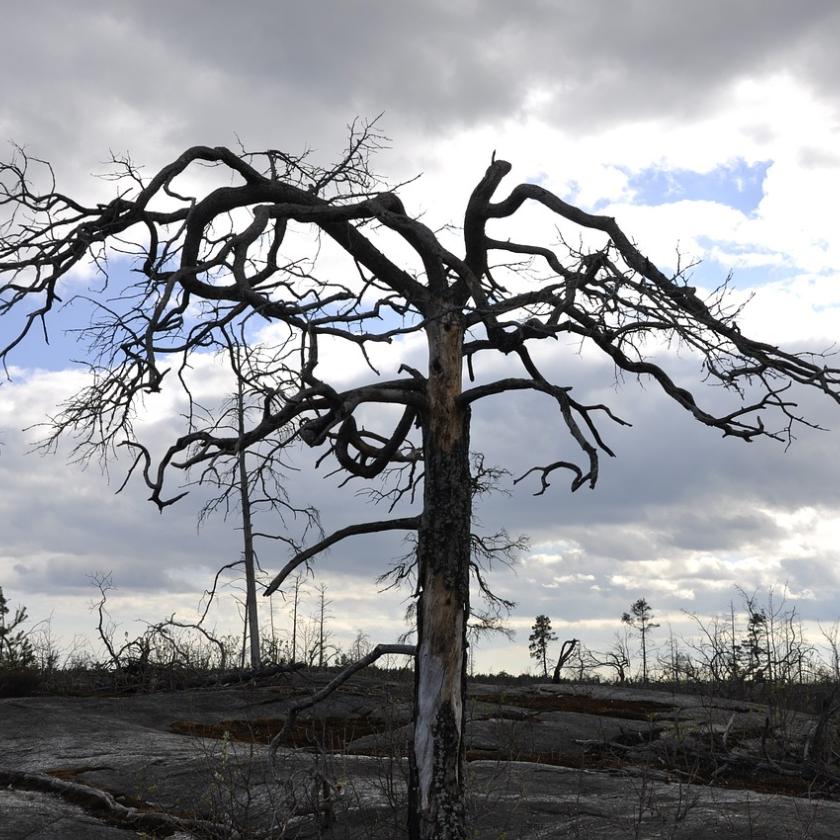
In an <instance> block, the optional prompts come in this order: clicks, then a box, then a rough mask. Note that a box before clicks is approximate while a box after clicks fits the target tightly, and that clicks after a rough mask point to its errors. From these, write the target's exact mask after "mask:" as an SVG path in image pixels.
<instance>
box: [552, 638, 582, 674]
mask: <svg viewBox="0 0 840 840" xmlns="http://www.w3.org/2000/svg"><path fill="white" fill-rule="evenodd" d="M577 645H578V640H577V639H566V640H565V641H564V642H563V644H562V645H560V653H559V654H558V655H557V662H556V664H555V665H554V673H553V674H552V675H551V681H552V682H553V683H559V682H560V672H561V671H562V670H563V666H564V665H565V664H566V663H567V662H568V661H569V659H570V658H571V656H572V654H573V653H574V652H575V648H576V647H577Z"/></svg>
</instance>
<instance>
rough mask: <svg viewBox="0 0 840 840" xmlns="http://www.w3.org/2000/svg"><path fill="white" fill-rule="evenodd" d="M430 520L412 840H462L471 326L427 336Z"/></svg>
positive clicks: (425, 526) (423, 570)
mask: <svg viewBox="0 0 840 840" xmlns="http://www.w3.org/2000/svg"><path fill="white" fill-rule="evenodd" d="M427 334H428V341H429V381H428V406H429V408H428V412H429V413H428V417H426V422H425V424H424V430H423V432H424V438H423V450H424V468H425V478H424V482H425V485H424V491H423V492H424V511H423V515H422V518H421V522H420V528H419V533H418V544H417V560H418V579H419V584H420V586H419V600H418V604H417V659H416V667H415V711H414V741H413V744H412V754H411V779H410V787H411V789H410V800H409V826H410V836H411V838H412V840H461V838H463V837H465V834H466V832H465V826H464V740H463V732H464V705H465V704H464V700H465V692H466V656H465V650H466V625H467V617H468V615H469V558H470V540H469V534H470V514H471V504H472V499H471V493H470V467H469V432H468V429H469V416H468V410H467V409H464V408H462V407H461V406H460V405H459V403H458V397H459V396H460V394H461V364H462V362H461V359H462V356H461V346H462V341H463V326H462V324H461V322H460V319H459V317H458V316H452V315H449V314H444V315H443V316H442V317H441V318H440V319H439V320H436V321H434V322H433V323H432V324H430V325H429V327H428V328H427Z"/></svg>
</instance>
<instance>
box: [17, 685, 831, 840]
mask: <svg viewBox="0 0 840 840" xmlns="http://www.w3.org/2000/svg"><path fill="white" fill-rule="evenodd" d="M327 679H328V676H327V675H321V676H314V677H313V676H310V675H307V674H303V673H297V674H286V675H281V676H278V677H276V678H274V680H273V681H272V682H271V683H270V684H263V685H256V686H254V685H252V686H239V687H230V686H229V687H215V688H208V689H190V690H185V691H179V692H160V693H152V694H125V695H112V696H102V695H99V696H88V697H26V698H16V699H4V700H0V840H23V838H28V840H36V838H37V839H38V840H42V839H43V840H47V839H48V838H49V840H64V838H66V840H76V838H78V839H79V840H88V838H91V840H99V838H102V840H106V839H107V840H111V839H112V838H113V840H117V839H118V838H136V837H138V836H145V837H173V838H176V840H178V838H181V840H186V838H196V839H197V840H198V838H219V840H221V838H229V837H242V838H243V840H245V838H249V837H277V838H280V837H289V838H292V837H300V838H304V837H316V836H323V837H326V838H329V837H334V838H350V837H352V838H362V839H364V838H371V840H374V839H375V838H386V837H387V838H393V837H400V836H403V835H402V832H403V823H404V801H405V775H406V762H405V758H404V756H405V744H406V743H407V739H408V735H409V720H410V706H409V702H408V700H409V691H410V685H409V684H408V683H407V682H400V681H391V680H389V679H387V677H384V676H383V675H382V673H381V672H379V673H377V672H375V671H372V672H369V673H367V674H365V675H363V676H362V678H361V679H360V680H359V681H358V682H356V683H352V682H351V683H349V684H347V685H345V686H344V687H343V688H342V689H341V690H339V691H338V692H336V694H334V695H333V696H332V697H330V698H329V699H328V700H327V701H326V702H325V703H323V704H321V705H320V706H318V707H316V708H315V709H312V710H308V711H307V712H305V713H303V714H301V715H300V717H299V718H298V720H297V722H296V724H295V726H294V727H293V728H292V729H291V730H290V731H288V732H287V733H286V734H285V735H284V737H283V739H282V743H281V744H279V745H278V748H277V750H276V753H275V761H274V766H273V769H272V768H271V767H270V762H269V753H270V752H271V750H270V747H269V746H268V743H269V742H270V741H271V739H272V738H273V737H274V736H275V735H276V734H277V733H278V732H279V731H280V729H281V727H282V724H283V722H284V719H285V715H286V711H287V710H288V709H289V707H290V705H291V704H293V703H295V702H297V701H299V700H300V699H302V698H304V697H306V696H307V695H309V694H310V693H311V692H312V691H314V690H317V688H319V687H321V686H322V685H324V684H325V681H326V680H327ZM469 717H470V722H469V729H468V736H467V758H468V768H469V790H470V801H469V809H470V810H469V814H470V817H469V818H470V826H471V829H472V831H473V836H474V837H475V838H476V840H478V839H479V838H481V840H484V838H487V840H490V839H491V838H492V840H503V839H504V840H515V838H521V840H537V838H540V840H554V839H555V838H577V837H581V838H584V837H585V838H592V840H599V838H604V839H605V840H606V838H610V840H623V838H628V840H629V838H653V837H656V838H660V837H661V838H698V840H702V838H712V837H714V838H719V837H721V836H723V837H727V838H735V840H738V839H739V838H744V840H746V838H750V840H759V838H772V840H776V838H785V839H787V838H790V839H791V840H805V839H806V838H808V840H821V838H825V840H828V839H829V838H832V840H834V838H836V837H838V836H840V777H838V776H835V774H834V770H833V765H832V756H831V755H830V754H828V755H827V754H826V752H825V751H826V749H827V747H826V744H828V743H829V740H830V739H827V738H826V733H825V731H824V728H823V729H820V727H819V720H818V719H817V718H815V717H812V716H809V715H805V714H801V713H793V712H785V711H782V710H779V709H778V708H776V709H773V710H768V709H767V707H764V706H760V705H754V704H750V703H745V702H734V701H725V700H713V699H710V698H704V697H700V696H692V695H687V694H671V693H665V692H657V691H647V690H641V689H631V688H618V687H611V686H581V685H573V684H568V685H567V684H563V685H556V686H555V685H529V686H513V687H510V686H500V685H490V684H480V683H479V684H472V685H471V686H470V697H469ZM284 832H285V833H284ZM319 832H320V833H319Z"/></svg>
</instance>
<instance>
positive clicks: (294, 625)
mask: <svg viewBox="0 0 840 840" xmlns="http://www.w3.org/2000/svg"><path fill="white" fill-rule="evenodd" d="M299 600H300V575H295V599H294V602H293V604H292V662H297V614H298V601H299Z"/></svg>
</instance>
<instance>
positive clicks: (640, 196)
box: [624, 158, 772, 215]
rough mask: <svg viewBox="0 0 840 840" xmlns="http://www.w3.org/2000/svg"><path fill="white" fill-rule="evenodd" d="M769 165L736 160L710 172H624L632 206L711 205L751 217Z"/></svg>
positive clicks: (659, 168)
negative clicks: (632, 202)
mask: <svg viewBox="0 0 840 840" xmlns="http://www.w3.org/2000/svg"><path fill="white" fill-rule="evenodd" d="M771 164H772V161H770V160H765V161H758V162H756V163H752V164H750V163H747V162H746V161H745V160H743V159H740V158H739V159H737V160H735V161H732V162H731V163H727V164H724V165H722V166H718V167H716V168H715V169H712V170H711V171H709V172H695V171H693V170H690V169H663V168H661V167H656V166H651V167H649V168H647V169H643V170H641V171H640V172H630V171H627V170H624V171H625V172H626V174H627V176H628V179H629V180H628V184H627V186H628V189H629V190H631V191H632V194H633V196H634V198H633V201H634V203H635V204H644V205H648V206H656V205H661V204H670V203H673V202H676V201H714V202H717V203H718V204H724V205H726V206H727V207H732V208H734V209H735V210H740V211H741V212H742V213H744V214H746V215H750V214H752V213H754V212H755V211H756V209H757V208H758V205H759V203H760V202H761V199H762V197H763V196H764V178H765V176H766V175H767V170H768V169H769V168H770V165H771Z"/></svg>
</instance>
